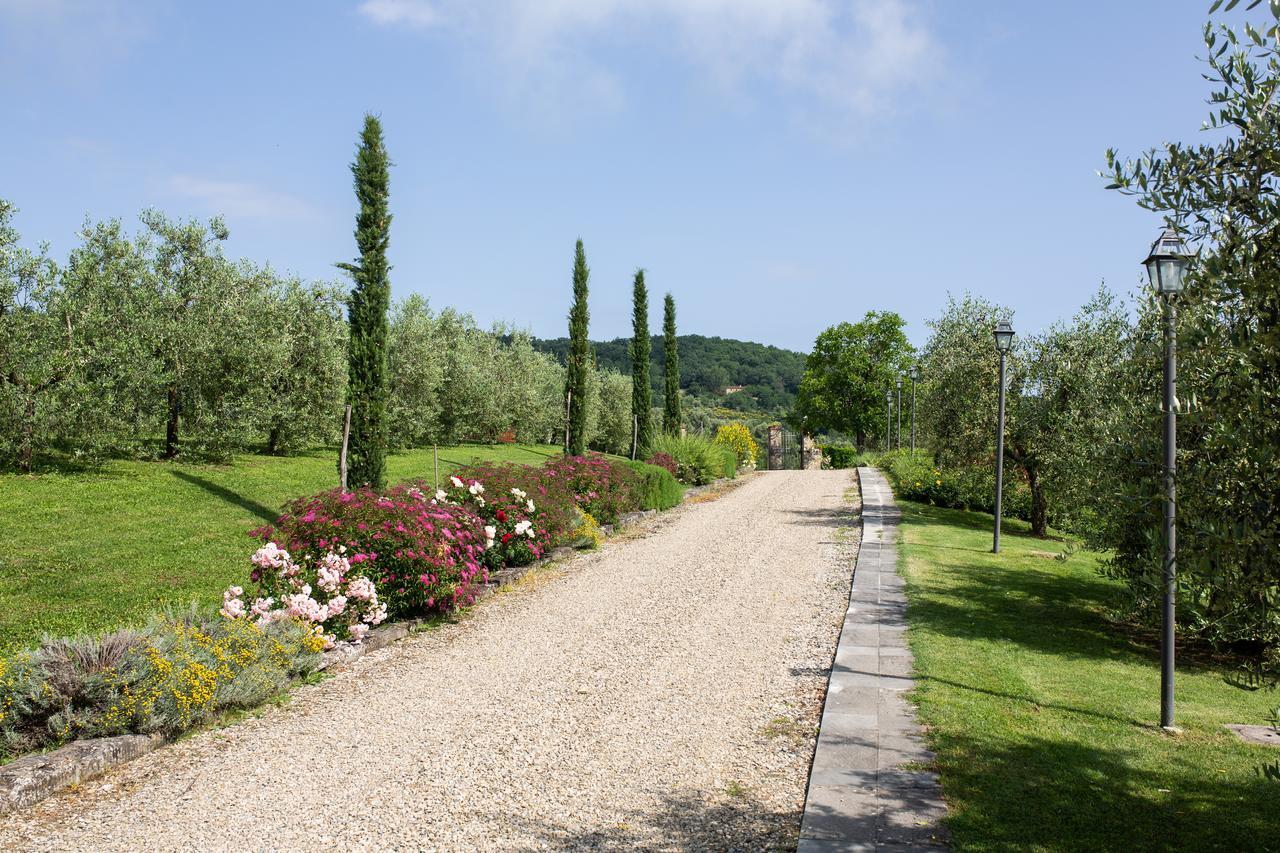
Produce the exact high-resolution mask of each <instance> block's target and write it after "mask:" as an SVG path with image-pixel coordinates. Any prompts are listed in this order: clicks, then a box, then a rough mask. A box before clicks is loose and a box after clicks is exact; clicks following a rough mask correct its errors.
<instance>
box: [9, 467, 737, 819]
mask: <svg viewBox="0 0 1280 853" xmlns="http://www.w3.org/2000/svg"><path fill="white" fill-rule="evenodd" d="M747 479H749V478H745V477H738V478H737V479H736V480H730V479H729V478H727V477H726V478H721V479H719V480H715V481H713V482H711V483H708V484H706V485H705V486H693V487H691V488H688V489H686V490H685V492H684V495H683V496H682V497H681V504H683V503H684V502H686V501H687V499H688V498H690V497H693V496H695V495H700V494H704V493H706V492H709V491H712V490H714V489H719V488H721V487H722V486H725V485H727V484H734V485H740V484H742V483H743V482H745V481H746V480H747ZM673 508H674V507H673ZM657 514H658V510H653V509H646V510H640V511H639V512H629V513H626V514H625V515H623V516H621V517H620V518H619V519H618V523H617V524H606V525H603V526H601V528H600V530H601V532H602V533H603V534H604V535H605V536H606V537H608V536H613V535H614V534H615V533H617V532H618V531H621V530H623V529H624V528H629V527H634V526H636V525H637V524H639V523H640V522H642V521H646V520H648V519H650V518H652V517H654V516H656V515H657ZM577 553H578V551H577V549H575V548H570V547H567V546H560V547H558V548H554V549H552V551H551V553H550V554H548V555H547V556H546V557H543V558H542V559H540V560H536V561H535V562H533V563H531V564H529V565H527V566H520V567H514V568H507V569H499V570H498V571H496V572H490V574H489V582H488V583H487V584H485V586H484V588H483V589H482V590H480V592H479V595H477V596H476V601H481V600H483V599H485V598H488V597H489V596H491V595H493V594H494V593H495V592H496V591H497V590H498V589H499V588H500V587H503V586H507V585H508V584H512V583H515V582H516V581H517V580H519V579H520V578H521V577H523V576H524V575H526V574H528V573H529V572H531V571H533V570H535V569H538V568H541V567H542V566H545V565H547V564H548V563H552V562H556V561H558V560H564V559H567V558H569V557H572V556H573V555H575V554H577ZM423 621H424V620H421V619H408V620H405V621H402V622H393V623H391V624H389V625H380V626H378V627H377V628H374V629H373V630H372V631H370V632H369V634H368V636H366V637H365V639H364V642H362V643H360V644H359V645H357V646H344V647H339V648H336V649H330V650H329V651H327V652H325V653H324V654H323V656H322V657H321V660H320V664H319V666H317V667H316V671H317V672H321V671H324V670H338V669H342V668H343V667H345V666H349V665H350V664H352V663H353V662H355V661H356V660H359V659H360V658H361V657H364V656H365V655H367V654H369V653H370V652H375V651H377V650H379V649H384V648H386V647H387V646H389V645H391V644H392V643H396V642H399V641H400V640H403V639H404V638H405V637H407V636H409V634H411V633H412V632H413V629H414V628H416V627H417V626H419V625H421V624H422V623H423ZM181 736H182V735H181V734H179V735H177V736H174V737H167V736H165V735H162V734H151V735H116V736H113V737H104V738H88V739H85V740H77V741H72V742H71V743H69V744H66V745H65V746H61V747H59V748H57V749H55V750H53V751H51V752H44V753H35V754H32V755H24V756H23V757H21V758H17V759H14V760H13V761H11V762H9V763H8V764H5V765H0V815H5V814H8V813H10V812H14V811H17V810H18V809H24V808H29V807H31V806H34V805H35V804H36V803H38V802H40V801H41V800H43V799H45V798H46V797H49V796H51V795H53V794H56V793H57V792H58V791H61V790H62V789H63V788H67V787H70V786H72V785H79V784H81V783H83V782H88V781H90V780H92V779H96V778H98V777H99V776H102V775H104V774H105V773H106V772H107V771H109V770H112V769H113V768H115V767H119V766H120V765H122V764H127V763H129V762H130V761H133V760H134V759H135V758H140V757H142V756H143V755H146V754H147V753H149V752H153V751H155V750H157V749H159V748H160V747H162V746H164V745H165V744H168V743H172V742H173V741H174V740H176V739H177V738H178V737H181Z"/></svg>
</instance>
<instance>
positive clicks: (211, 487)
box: [169, 470, 280, 524]
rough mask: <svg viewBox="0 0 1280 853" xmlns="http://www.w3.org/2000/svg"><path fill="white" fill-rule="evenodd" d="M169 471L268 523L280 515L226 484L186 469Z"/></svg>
mask: <svg viewBox="0 0 1280 853" xmlns="http://www.w3.org/2000/svg"><path fill="white" fill-rule="evenodd" d="M169 473H170V474H172V475H173V476H175V477H177V478H178V479H179V480H182V481H183V482H185V483H190V484H191V485H193V486H197V487H198V488H201V489H204V490H205V491H206V492H208V493H209V494H211V495H213V496H214V497H216V498H219V499H221V500H223V501H225V502H226V503H229V504H231V505H232V506H237V507H239V508H240V509H242V510H244V511H245V512H247V513H249V514H250V515H253V516H256V517H258V518H260V519H262V520H263V521H265V522H267V523H268V524H272V523H274V522H275V520H276V519H277V518H279V517H280V512H279V511H278V510H273V509H271V508H269V507H266V506H263V505H262V504H260V503H258V502H257V501H255V500H253V499H252V498H246V497H245V496H244V495H242V494H240V493H239V492H233V491H232V490H231V489H228V488H227V487H226V486H220V485H218V484H217V483H214V482H211V481H209V480H206V479H205V478H203V477H197V476H196V475H195V474H188V473H187V472H186V471H173V470H171V471H170V472H169Z"/></svg>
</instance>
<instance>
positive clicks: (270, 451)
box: [267, 425, 280, 456]
mask: <svg viewBox="0 0 1280 853" xmlns="http://www.w3.org/2000/svg"><path fill="white" fill-rule="evenodd" d="M279 454H280V427H279V425H273V426H272V427H271V431H270V432H268V433H267V455H268V456H278V455H279Z"/></svg>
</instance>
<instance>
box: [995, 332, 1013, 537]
mask: <svg viewBox="0 0 1280 853" xmlns="http://www.w3.org/2000/svg"><path fill="white" fill-rule="evenodd" d="M994 334H995V338H996V350H997V351H998V352H999V353H1000V394H999V399H1000V403H999V409H998V413H997V415H996V507H995V509H996V527H995V536H994V538H993V539H992V543H991V553H993V554H999V553H1000V517H1001V513H1002V511H1003V502H1004V389H1005V375H1004V371H1005V360H1006V358H1007V356H1008V354H1009V347H1010V346H1012V345H1013V326H1011V325H1009V323H1008V322H1007V321H1004V320H1001V321H1000V322H999V323H998V324H996V328H995V332H994Z"/></svg>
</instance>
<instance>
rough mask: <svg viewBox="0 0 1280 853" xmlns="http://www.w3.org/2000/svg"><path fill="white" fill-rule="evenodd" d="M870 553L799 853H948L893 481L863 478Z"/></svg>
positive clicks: (826, 710)
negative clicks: (917, 704) (931, 768)
mask: <svg viewBox="0 0 1280 853" xmlns="http://www.w3.org/2000/svg"><path fill="white" fill-rule="evenodd" d="M858 476H859V478H860V479H861V482H862V517H863V530H862V547H861V548H860V549H859V551H858V562H857V565H856V567H855V569H854V575H853V591H852V593H851V595H850V596H849V611H848V614H847V615H846V617H845V621H844V628H843V629H842V630H841V632H840V643H839V645H838V646H837V648H836V657H835V663H834V665H833V666H832V669H831V681H830V684H829V686H828V688H827V699H826V704H825V706H824V707H823V709H822V724H821V729H820V730H819V734H818V747H817V751H816V753H815V755H814V760H813V770H812V773H811V775H810V777H809V792H808V797H807V800H806V802H805V808H804V819H803V821H802V823H801V827H800V846H799V853H818V851H836V850H850V851H852V850H858V851H861V850H882V849H897V850H902V849H908V850H945V849H946V836H945V832H944V830H943V829H942V828H941V827H940V826H939V823H938V822H939V820H940V819H941V818H942V817H943V816H944V815H945V814H946V806H945V805H944V804H943V802H942V796H941V791H940V789H939V787H938V779H937V776H936V774H934V773H931V772H927V771H926V770H924V769H923V768H924V766H926V765H928V764H930V763H931V762H932V760H933V754H932V753H931V752H929V750H928V749H926V748H925V746H924V743H923V739H922V736H921V730H920V726H919V724H918V723H917V722H916V719H915V713H914V711H913V709H912V707H911V705H910V704H908V703H907V701H906V700H905V699H904V698H903V692H904V691H906V690H909V689H911V687H912V686H913V684H914V682H913V681H912V678H911V652H910V650H909V649H908V648H907V645H906V640H905V638H904V633H905V631H906V608H907V599H906V595H905V593H904V592H903V582H902V578H901V577H899V576H898V575H897V572H896V567H897V560H898V549H897V545H896V543H897V541H898V521H899V519H900V517H901V513H900V512H899V511H898V507H897V504H896V503H895V502H894V500H893V491H892V490H891V489H890V488H889V484H888V483H887V482H885V479H884V475H882V474H881V473H880V472H879V471H877V470H875V469H874V468H859V469H858Z"/></svg>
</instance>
